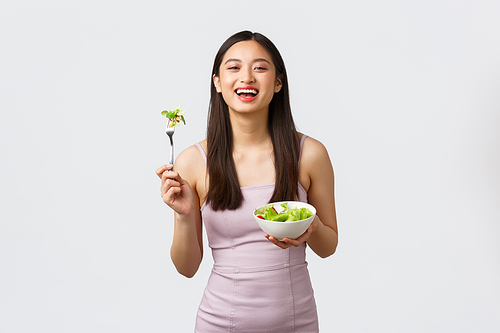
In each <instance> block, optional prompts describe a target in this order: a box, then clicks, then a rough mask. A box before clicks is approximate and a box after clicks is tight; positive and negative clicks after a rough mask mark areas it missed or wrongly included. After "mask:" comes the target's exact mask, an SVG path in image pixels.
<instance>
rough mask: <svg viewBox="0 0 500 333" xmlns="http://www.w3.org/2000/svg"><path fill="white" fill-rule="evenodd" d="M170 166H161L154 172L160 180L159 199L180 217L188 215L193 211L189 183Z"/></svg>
mask: <svg viewBox="0 0 500 333" xmlns="http://www.w3.org/2000/svg"><path fill="white" fill-rule="evenodd" d="M172 169H173V166H172V165H170V164H167V165H162V166H161V167H159V168H158V170H156V174H157V175H158V177H160V179H161V187H160V192H161V197H162V198H163V201H164V202H165V203H166V204H167V205H168V206H169V207H170V208H172V209H173V210H174V211H175V212H176V213H178V214H180V215H189V214H191V213H192V212H193V210H194V196H193V191H192V190H191V186H189V183H188V182H187V181H186V180H184V179H183V178H182V177H181V176H180V175H179V174H178V173H177V172H175V171H173V170H172Z"/></svg>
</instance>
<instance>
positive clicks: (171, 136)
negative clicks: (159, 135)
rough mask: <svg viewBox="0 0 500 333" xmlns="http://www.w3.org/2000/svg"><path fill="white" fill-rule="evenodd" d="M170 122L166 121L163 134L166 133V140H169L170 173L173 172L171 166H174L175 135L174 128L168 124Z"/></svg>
mask: <svg viewBox="0 0 500 333" xmlns="http://www.w3.org/2000/svg"><path fill="white" fill-rule="evenodd" d="M171 121H172V120H170V119H169V120H168V121H167V126H166V128H165V133H167V135H168V138H169V139H170V162H169V164H171V165H172V169H170V171H174V168H173V165H174V133H175V127H173V126H172V127H170V126H168V125H170V122H171Z"/></svg>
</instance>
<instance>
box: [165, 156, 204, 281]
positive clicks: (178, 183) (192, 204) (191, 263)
mask: <svg viewBox="0 0 500 333" xmlns="http://www.w3.org/2000/svg"><path fill="white" fill-rule="evenodd" d="M192 148H194V149H197V148H196V147H190V148H188V149H186V150H185V151H183V152H182V153H181V154H179V156H178V157H177V160H176V163H175V171H168V170H170V169H171V166H170V165H164V166H161V167H160V168H158V170H157V171H156V173H157V175H158V176H159V177H160V178H161V180H162V182H161V184H162V185H161V196H162V198H163V201H164V202H165V203H166V204H167V205H168V206H169V207H171V208H172V209H173V210H174V236H173V240H172V246H171V248H170V257H171V258H172V262H173V263H174V265H175V267H176V269H177V271H178V272H179V273H180V274H182V275H184V276H186V277H193V276H194V275H195V273H196V272H197V271H198V267H199V265H200V263H201V260H202V258H203V238H202V222H201V213H200V203H199V202H200V201H199V198H198V193H197V191H196V181H197V169H196V168H193V167H192V166H193V165H196V164H193V163H196V162H199V161H197V158H198V156H197V155H196V154H198V155H199V152H197V151H195V150H194V149H192ZM181 174H182V175H183V177H181Z"/></svg>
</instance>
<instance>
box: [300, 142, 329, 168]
mask: <svg viewBox="0 0 500 333" xmlns="http://www.w3.org/2000/svg"><path fill="white" fill-rule="evenodd" d="M300 162H301V163H300V164H301V166H303V167H306V168H309V167H315V166H319V165H322V164H325V163H326V164H328V165H331V162H330V157H329V155H328V151H327V149H326V147H325V146H324V145H323V144H322V143H321V142H320V141H318V140H316V139H314V138H311V137H310V136H308V137H306V138H305V140H304V146H303V147H302V156H301V158H300Z"/></svg>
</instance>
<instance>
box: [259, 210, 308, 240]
mask: <svg viewBox="0 0 500 333" xmlns="http://www.w3.org/2000/svg"><path fill="white" fill-rule="evenodd" d="M285 202H288V207H290V208H296V207H297V208H308V209H309V210H311V212H312V213H313V216H311V217H308V218H307V219H305V220H300V221H292V222H278V221H269V220H263V219H261V218H259V217H257V216H255V214H254V215H253V217H254V218H255V221H257V223H258V224H259V226H260V228H261V229H262V230H263V231H264V232H265V233H266V234H268V235H271V236H273V237H274V238H277V239H278V240H283V237H287V238H291V239H297V238H298V237H299V236H300V235H302V234H303V233H304V232H305V231H306V230H307V228H309V226H310V225H311V223H312V221H313V220H314V217H315V216H316V208H314V207H313V206H311V205H310V204H308V203H305V202H300V201H280V202H272V204H273V205H281V204H282V203H285ZM262 208H264V205H262V206H259V207H257V208H256V209H257V210H262Z"/></svg>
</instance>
